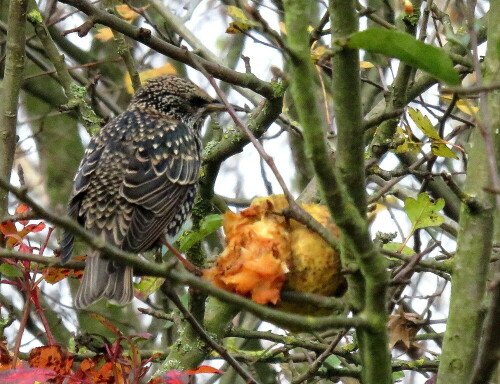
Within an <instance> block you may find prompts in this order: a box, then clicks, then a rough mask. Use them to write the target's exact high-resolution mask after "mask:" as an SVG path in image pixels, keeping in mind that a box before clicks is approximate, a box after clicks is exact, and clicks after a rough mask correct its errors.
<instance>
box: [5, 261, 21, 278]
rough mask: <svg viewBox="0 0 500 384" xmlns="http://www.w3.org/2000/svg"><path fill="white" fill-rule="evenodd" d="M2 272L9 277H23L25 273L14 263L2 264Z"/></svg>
mask: <svg viewBox="0 0 500 384" xmlns="http://www.w3.org/2000/svg"><path fill="white" fill-rule="evenodd" d="M0 274H2V275H5V276H7V277H21V276H22V275H23V273H22V272H21V271H20V270H19V268H18V267H16V266H15V265H12V264H2V265H0Z"/></svg>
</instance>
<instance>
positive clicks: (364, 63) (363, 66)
mask: <svg viewBox="0 0 500 384" xmlns="http://www.w3.org/2000/svg"><path fill="white" fill-rule="evenodd" d="M373 67H375V65H373V63H370V62H369V61H360V62H359V68H361V69H368V68H373Z"/></svg>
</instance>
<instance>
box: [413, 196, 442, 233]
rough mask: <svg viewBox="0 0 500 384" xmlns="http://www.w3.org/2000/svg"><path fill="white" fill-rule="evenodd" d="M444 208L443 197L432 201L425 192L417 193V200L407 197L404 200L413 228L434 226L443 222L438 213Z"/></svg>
mask: <svg viewBox="0 0 500 384" xmlns="http://www.w3.org/2000/svg"><path fill="white" fill-rule="evenodd" d="M443 208H444V199H438V200H436V202H432V201H431V199H430V198H429V196H428V195H427V194H426V193H419V195H418V197H417V200H415V199H413V198H411V197H409V198H407V199H406V200H405V211H406V214H407V215H408V217H409V218H410V221H411V223H412V225H413V229H417V228H426V227H435V226H438V225H441V224H442V223H443V222H444V217H443V216H442V215H441V214H439V213H438V211H440V210H441V209H443Z"/></svg>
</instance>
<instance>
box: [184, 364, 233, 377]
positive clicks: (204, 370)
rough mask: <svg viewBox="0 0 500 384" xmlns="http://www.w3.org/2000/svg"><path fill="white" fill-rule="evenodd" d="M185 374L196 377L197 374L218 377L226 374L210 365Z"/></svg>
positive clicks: (189, 370) (190, 370)
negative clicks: (209, 374) (208, 374)
mask: <svg viewBox="0 0 500 384" xmlns="http://www.w3.org/2000/svg"><path fill="white" fill-rule="evenodd" d="M184 373H185V374H187V375H195V374H197V373H215V374H217V375H222V374H223V373H224V372H223V371H221V370H220V369H217V368H214V367H210V366H208V365H200V366H199V367H198V368H196V369H188V370H187V371H184Z"/></svg>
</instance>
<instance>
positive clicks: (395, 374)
mask: <svg viewBox="0 0 500 384" xmlns="http://www.w3.org/2000/svg"><path fill="white" fill-rule="evenodd" d="M404 378H405V373H404V372H403V371H398V372H392V381H396V380H399V379H404Z"/></svg>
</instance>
